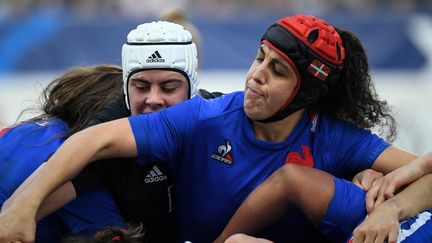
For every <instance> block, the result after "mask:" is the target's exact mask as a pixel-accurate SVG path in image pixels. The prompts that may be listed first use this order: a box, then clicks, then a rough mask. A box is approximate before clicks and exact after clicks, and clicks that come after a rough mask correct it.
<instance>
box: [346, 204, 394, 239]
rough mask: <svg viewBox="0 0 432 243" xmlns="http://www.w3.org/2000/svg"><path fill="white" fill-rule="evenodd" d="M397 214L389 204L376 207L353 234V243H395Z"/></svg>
mask: <svg viewBox="0 0 432 243" xmlns="http://www.w3.org/2000/svg"><path fill="white" fill-rule="evenodd" d="M398 215H399V213H398V210H397V208H396V207H395V206H394V205H393V204H391V203H385V204H381V205H380V206H379V207H377V208H376V209H375V210H374V211H373V212H372V213H371V214H370V215H369V216H368V217H367V218H366V219H365V221H363V223H361V224H360V225H359V226H358V227H357V228H356V229H355V230H354V232H353V239H352V242H353V243H362V242H374V243H378V242H379V243H382V242H385V240H387V241H386V242H388V243H396V240H397V237H398V233H399V217H398Z"/></svg>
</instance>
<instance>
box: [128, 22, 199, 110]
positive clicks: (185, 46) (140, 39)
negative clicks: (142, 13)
mask: <svg viewBox="0 0 432 243" xmlns="http://www.w3.org/2000/svg"><path fill="white" fill-rule="evenodd" d="M122 66H123V82H124V92H125V95H126V104H127V106H128V108H129V109H130V106H129V103H130V102H129V97H128V89H127V87H128V81H129V78H130V77H131V76H132V74H134V73H136V72H139V71H143V70H149V69H162V70H164V69H165V70H173V71H178V72H180V73H182V74H183V75H185V77H186V78H187V79H188V81H189V88H190V89H189V98H191V97H192V96H194V95H195V93H196V88H197V84H198V81H197V67H198V58H197V49H196V46H195V43H193V42H192V35H191V34H190V32H189V31H187V30H185V29H184V28H183V26H181V25H178V24H174V23H170V22H166V21H157V22H151V23H145V24H141V25H138V27H137V28H136V29H134V30H132V31H130V32H129V34H128V36H127V42H126V43H125V44H124V45H123V49H122Z"/></svg>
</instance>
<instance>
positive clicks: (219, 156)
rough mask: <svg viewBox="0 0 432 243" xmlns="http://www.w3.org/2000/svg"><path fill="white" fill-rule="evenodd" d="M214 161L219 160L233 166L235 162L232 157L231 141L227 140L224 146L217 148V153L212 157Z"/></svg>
mask: <svg viewBox="0 0 432 243" xmlns="http://www.w3.org/2000/svg"><path fill="white" fill-rule="evenodd" d="M211 158H212V159H215V160H218V161H220V162H222V163H225V164H228V165H231V164H232V162H233V160H232V156H231V142H230V140H228V139H227V140H225V143H224V144H221V145H219V147H218V148H217V153H213V154H212V155H211Z"/></svg>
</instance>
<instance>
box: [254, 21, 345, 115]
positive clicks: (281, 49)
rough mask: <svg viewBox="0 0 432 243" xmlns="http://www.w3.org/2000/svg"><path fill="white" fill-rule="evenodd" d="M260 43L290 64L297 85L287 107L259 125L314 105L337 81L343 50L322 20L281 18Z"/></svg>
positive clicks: (336, 34)
mask: <svg viewBox="0 0 432 243" xmlns="http://www.w3.org/2000/svg"><path fill="white" fill-rule="evenodd" d="M261 43H263V44H265V45H267V46H268V47H269V48H271V49H273V50H275V51H276V52H277V53H279V54H280V55H281V56H282V57H284V58H285V59H286V60H287V61H288V62H289V63H290V65H291V66H292V68H293V69H294V70H295V73H296V76H297V80H298V82H297V87H296V88H295V89H294V92H293V94H291V96H290V97H289V98H288V100H287V101H286V103H285V104H284V105H283V106H282V107H281V108H280V109H279V110H278V111H277V112H276V113H275V114H274V115H273V116H271V117H269V118H267V119H264V120H261V121H260V122H264V123H266V122H273V121H278V120H282V119H284V118H285V117H287V116H289V115H290V114H292V113H294V112H295V111H298V110H300V109H302V108H305V107H306V106H308V105H311V104H313V103H316V102H317V101H319V100H320V99H321V98H322V97H324V96H325V95H326V94H327V92H328V89H329V88H331V87H332V86H333V85H335V84H336V83H337V82H338V80H339V77H340V74H341V71H342V69H343V63H344V59H345V49H344V47H343V45H342V39H341V37H340V36H339V34H338V33H337V31H336V30H335V29H334V28H333V27H332V26H330V25H328V24H327V23H326V22H325V21H324V20H322V19H318V18H316V17H313V16H305V15H295V16H291V17H285V18H282V19H280V20H278V21H277V22H276V23H275V24H273V25H272V26H270V28H268V29H267V31H266V32H265V33H264V35H263V37H262V39H261Z"/></svg>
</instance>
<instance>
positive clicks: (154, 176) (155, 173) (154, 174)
mask: <svg viewBox="0 0 432 243" xmlns="http://www.w3.org/2000/svg"><path fill="white" fill-rule="evenodd" d="M166 179H168V177H167V176H166V175H164V174H163V173H162V171H160V170H159V168H158V167H157V166H156V165H155V166H153V168H152V169H151V170H150V172H149V173H148V174H147V175H146V178H145V179H144V182H145V183H153V182H158V181H164V180H166Z"/></svg>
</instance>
